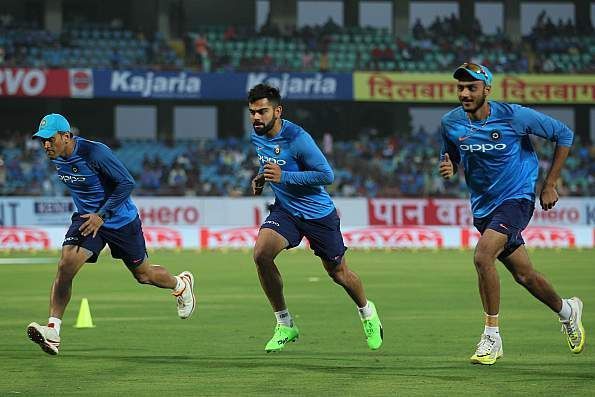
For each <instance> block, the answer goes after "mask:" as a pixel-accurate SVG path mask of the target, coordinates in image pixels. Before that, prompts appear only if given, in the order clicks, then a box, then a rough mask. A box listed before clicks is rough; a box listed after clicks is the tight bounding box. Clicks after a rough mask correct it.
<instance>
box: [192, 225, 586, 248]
mask: <svg viewBox="0 0 595 397" xmlns="http://www.w3.org/2000/svg"><path fill="white" fill-rule="evenodd" d="M342 232H343V240H344V241H345V245H346V246H348V247H350V248H364V249H402V248H414V249H419V248H431V249H441V248H473V247H475V245H476V244H477V241H478V240H479V237H480V235H479V233H478V232H477V231H476V230H475V229H473V228H465V227H435V226H427V227H379V226H372V227H346V228H343V229H342ZM594 236H595V229H594V228H592V227H584V226H583V227H529V228H527V230H525V231H524V233H523V238H524V239H525V242H526V244H527V246H528V247H530V248H579V247H580V248H593V247H595V241H594ZM257 237H258V228H256V227H248V228H201V231H200V246H201V248H204V249H216V248H252V247H253V246H254V244H255V242H256V238H257ZM306 246H308V243H307V241H306V240H305V239H304V240H302V243H301V244H300V247H306Z"/></svg>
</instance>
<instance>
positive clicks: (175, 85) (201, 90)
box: [93, 70, 353, 100]
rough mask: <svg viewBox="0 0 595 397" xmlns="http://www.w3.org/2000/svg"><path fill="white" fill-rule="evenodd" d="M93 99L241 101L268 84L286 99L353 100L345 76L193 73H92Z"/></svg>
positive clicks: (349, 79) (349, 82)
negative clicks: (248, 94)
mask: <svg viewBox="0 0 595 397" xmlns="http://www.w3.org/2000/svg"><path fill="white" fill-rule="evenodd" d="M93 81H94V97H95V98H136V99H195V100H196V99H202V100H244V99H245V98H246V93H247V92H248V90H249V89H250V87H252V86H254V85H256V84H259V83H268V84H271V85H273V86H276V87H278V88H279V90H280V91H281V96H282V97H283V98H284V99H288V100H353V78H352V75H351V74H348V73H266V72H255V73H194V72H185V71H180V72H161V71H149V70H94V71H93Z"/></svg>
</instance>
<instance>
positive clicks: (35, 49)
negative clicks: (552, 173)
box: [0, 16, 595, 73]
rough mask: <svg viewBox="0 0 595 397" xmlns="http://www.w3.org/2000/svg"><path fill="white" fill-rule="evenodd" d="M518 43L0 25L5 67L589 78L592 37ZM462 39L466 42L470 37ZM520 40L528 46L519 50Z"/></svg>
mask: <svg viewBox="0 0 595 397" xmlns="http://www.w3.org/2000/svg"><path fill="white" fill-rule="evenodd" d="M537 23H538V24H536V26H535V28H534V29H533V32H532V33H531V34H530V35H528V36H527V37H525V38H524V40H523V41H522V42H520V43H513V42H511V41H510V40H509V39H508V38H506V37H505V36H504V35H503V34H502V33H496V34H490V35H488V34H481V28H480V27H479V25H478V23H477V24H476V25H477V26H476V27H475V29H476V30H477V32H475V33H474V34H472V35H468V34H465V33H462V29H461V28H460V25H461V24H460V21H459V20H458V18H456V17H454V16H451V17H448V18H444V19H440V18H437V19H436V21H435V22H434V23H432V24H431V25H430V26H428V27H424V26H421V24H416V25H415V26H414V27H413V29H412V33H411V34H410V35H409V36H407V37H395V36H393V35H392V34H390V33H389V32H388V30H386V29H382V28H380V29H379V28H370V27H366V28H362V27H351V28H340V27H338V26H336V25H333V26H330V27H329V26H326V25H323V26H314V27H309V26H307V27H304V28H302V29H300V30H297V31H289V32H282V31H281V30H280V29H278V28H277V27H275V26H264V27H263V28H262V29H261V30H260V31H259V32H256V31H254V30H253V29H251V28H248V27H235V26H203V27H201V28H199V29H196V30H194V31H192V32H188V33H187V34H186V35H185V37H184V40H183V41H181V40H170V41H167V40H165V38H164V37H163V36H162V35H161V34H160V33H156V34H155V35H154V37H152V38H146V37H144V36H143V34H141V33H136V32H133V31H131V30H129V29H124V28H114V27H112V26H110V25H105V24H103V25H102V24H67V25H66V26H65V28H64V31H63V32H62V33H61V34H60V35H57V34H53V33H50V32H48V31H45V30H42V29H39V28H35V27H32V26H30V25H29V24H25V23H23V24H19V25H17V26H11V27H10V28H8V27H0V47H2V48H3V49H4V52H5V57H4V58H5V60H4V62H5V64H7V65H9V66H35V67H94V68H168V69H181V68H191V69H196V70H202V71H214V72H217V71H219V72H223V71H234V70H235V71H261V70H262V71H332V72H351V71H353V70H381V71H393V70H396V71H407V72H413V71H415V72H439V71H450V70H452V68H454V67H456V66H457V64H458V63H460V60H461V59H473V60H475V61H477V62H480V63H483V64H485V65H486V66H488V67H490V68H492V69H493V71H494V72H532V73H550V72H554V73H563V72H573V73H593V72H594V70H595V66H594V63H593V55H592V54H593V53H595V36H593V34H592V33H593V32H592V31H588V32H583V31H580V32H579V31H577V30H576V29H575V28H574V27H573V26H572V25H568V24H563V23H561V22H560V23H559V24H558V25H554V24H553V23H551V21H550V23H546V22H543V21H541V20H539V21H538V22H537ZM470 37H472V39H470ZM527 43H528V44H527Z"/></svg>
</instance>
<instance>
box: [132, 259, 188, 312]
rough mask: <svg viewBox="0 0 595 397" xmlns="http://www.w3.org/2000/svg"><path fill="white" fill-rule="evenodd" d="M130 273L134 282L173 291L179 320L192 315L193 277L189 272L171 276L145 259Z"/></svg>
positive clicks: (161, 267) (165, 270)
mask: <svg viewBox="0 0 595 397" xmlns="http://www.w3.org/2000/svg"><path fill="white" fill-rule="evenodd" d="M130 271H131V272H132V275H133V276H134V278H135V279H136V281H138V282H139V283H141V284H150V285H154V286H155V287H159V288H169V289H171V290H173V292H172V295H173V296H175V297H176V304H177V308H178V316H179V317H180V318H181V319H187V318H188V317H190V316H191V315H192V313H194V310H195V308H196V297H195V296H194V275H193V274H192V273H190V272H189V271H184V272H182V273H180V274H178V275H177V276H173V275H172V274H171V273H170V272H169V271H168V270H167V269H166V268H164V267H163V266H159V265H152V264H151V263H150V262H149V260H148V259H146V258H145V260H144V261H143V263H141V264H140V265H139V266H138V267H135V268H133V269H130Z"/></svg>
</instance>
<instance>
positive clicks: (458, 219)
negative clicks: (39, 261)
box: [0, 196, 595, 227]
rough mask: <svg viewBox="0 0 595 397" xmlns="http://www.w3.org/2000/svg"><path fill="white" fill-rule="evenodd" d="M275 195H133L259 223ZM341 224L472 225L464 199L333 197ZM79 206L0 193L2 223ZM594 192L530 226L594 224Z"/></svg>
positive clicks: (216, 221) (170, 209) (175, 217)
mask: <svg viewBox="0 0 595 397" xmlns="http://www.w3.org/2000/svg"><path fill="white" fill-rule="evenodd" d="M273 200H274V199H273V197H256V198H254V197H244V198H231V197H145V196H142V197H135V198H134V202H135V203H136V205H137V207H138V209H139V213H140V215H141V219H142V221H143V225H145V226H167V227H169V226H208V227H214V226H229V227H232V226H233V227H248V226H257V225H260V224H261V223H262V222H263V221H264V219H265V218H266V217H267V215H268V212H269V211H268V208H267V207H268V205H269V204H271V203H272V202H273ZM334 201H335V205H336V207H337V212H338V213H339V216H340V217H341V225H342V226H343V227H351V226H353V227H356V226H357V227H360V226H388V227H394V226H471V225H472V223H473V217H472V215H471V210H470V207H469V201H468V200H466V199H425V198H424V199H422V198H407V199H376V198H374V199H365V198H337V199H335V200H334ZM75 210H76V208H75V206H74V204H73V203H72V200H71V199H70V198H69V197H0V227H2V226H4V227H9V226H41V225H45V226H66V225H68V224H70V217H71V215H72V213H73V212H74V211H75ZM593 225H595V197H582V198H564V197H562V198H561V199H560V201H558V203H557V205H556V206H555V207H554V208H553V209H551V210H550V211H542V210H541V209H540V208H536V209H535V212H534V214H533V218H532V220H531V223H530V226H552V227H559V226H593Z"/></svg>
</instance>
